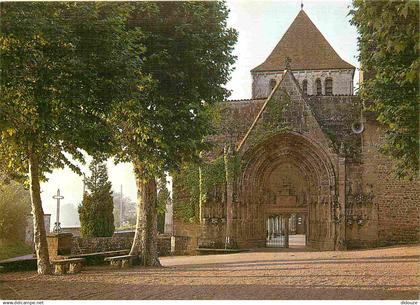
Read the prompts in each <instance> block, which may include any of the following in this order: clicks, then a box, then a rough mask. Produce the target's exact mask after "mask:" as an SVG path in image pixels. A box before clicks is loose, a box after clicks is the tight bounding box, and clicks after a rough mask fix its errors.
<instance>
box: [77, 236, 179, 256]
mask: <svg viewBox="0 0 420 305" xmlns="http://www.w3.org/2000/svg"><path fill="white" fill-rule="evenodd" d="M133 237H134V234H133V233H131V232H130V233H127V234H117V235H115V236H112V237H91V238H83V237H77V236H76V237H73V239H72V244H71V254H72V255H74V254H87V253H97V252H106V251H115V250H125V249H130V248H131V244H132V242H133ZM158 252H159V256H167V255H170V254H171V236H169V235H159V236H158Z"/></svg>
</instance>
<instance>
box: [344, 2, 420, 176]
mask: <svg viewBox="0 0 420 305" xmlns="http://www.w3.org/2000/svg"><path fill="white" fill-rule="evenodd" d="M353 6H354V9H352V10H351V11H350V14H351V16H352V20H351V23H352V24H354V25H355V26H356V27H357V29H358V31H359V38H358V46H359V51H360V56H359V60H360V62H361V66H362V68H363V70H364V71H365V72H367V73H368V74H371V75H372V77H371V78H367V79H366V81H365V82H364V83H363V84H362V86H361V90H360V93H361V97H362V99H363V100H364V101H365V103H366V105H368V106H369V109H370V110H372V111H373V112H374V113H376V114H377V120H378V121H379V122H381V123H383V124H385V126H386V127H387V131H386V143H385V145H383V147H382V149H381V150H382V152H384V153H385V154H387V155H389V156H391V157H392V158H394V159H395V160H396V165H397V168H396V169H397V172H396V173H397V175H398V176H399V177H411V178H413V177H414V176H417V175H418V170H419V163H418V161H419V133H418V132H419V129H418V128H419V103H418V98H419V97H418V84H419V73H418V71H419V67H420V58H419V55H418V50H419V42H420V37H419V23H418V22H419V2H418V1H363V0H354V1H353Z"/></svg>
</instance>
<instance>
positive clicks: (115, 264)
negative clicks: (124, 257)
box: [111, 260, 121, 268]
mask: <svg viewBox="0 0 420 305" xmlns="http://www.w3.org/2000/svg"><path fill="white" fill-rule="evenodd" d="M111 266H112V267H116V268H121V261H120V260H118V261H111Z"/></svg>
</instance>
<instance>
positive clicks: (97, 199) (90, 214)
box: [78, 159, 115, 237]
mask: <svg viewBox="0 0 420 305" xmlns="http://www.w3.org/2000/svg"><path fill="white" fill-rule="evenodd" d="M89 169H90V171H91V176H90V177H89V178H87V179H86V180H85V183H86V187H87V190H88V192H85V194H83V202H82V204H81V205H79V208H78V212H79V219H80V232H81V234H82V236H84V237H101V236H112V234H114V229H115V227H114V214H113V210H114V202H113V198H112V191H111V187H112V185H111V182H110V181H109V180H108V173H107V167H106V164H105V163H103V162H101V161H100V160H98V159H94V160H93V161H92V163H91V164H90V166H89Z"/></svg>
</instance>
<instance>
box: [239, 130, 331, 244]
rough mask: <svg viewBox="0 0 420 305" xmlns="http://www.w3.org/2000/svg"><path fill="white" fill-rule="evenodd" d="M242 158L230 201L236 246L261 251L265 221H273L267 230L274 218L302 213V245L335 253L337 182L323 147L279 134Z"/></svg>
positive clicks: (266, 235)
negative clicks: (232, 209) (235, 196)
mask: <svg viewBox="0 0 420 305" xmlns="http://www.w3.org/2000/svg"><path fill="white" fill-rule="evenodd" d="M243 160H244V162H245V164H244V168H243V172H242V175H241V177H238V180H237V184H236V192H237V200H236V202H234V210H235V213H234V214H236V215H235V216H236V217H234V221H233V224H234V227H235V230H234V235H236V236H234V239H235V241H236V242H237V243H238V245H240V246H244V247H264V246H266V242H267V237H268V234H269V232H268V230H269V227H268V225H267V222H270V221H271V222H272V225H271V227H270V228H275V227H276V226H278V224H277V221H276V220H275V219H277V220H278V219H279V218H275V217H273V215H282V216H281V217H280V219H283V223H286V222H287V223H288V221H284V219H289V218H290V215H301V217H303V218H304V219H306V226H307V227H306V228H305V231H304V232H305V233H306V234H307V245H308V246H309V247H311V248H315V249H321V250H327V249H334V243H335V225H334V223H333V221H332V219H334V209H333V206H334V205H333V201H334V198H335V190H336V179H335V174H334V169H333V166H332V163H331V161H330V159H329V157H328V154H326V153H325V151H324V149H322V147H320V146H319V145H317V144H315V143H313V142H312V141H310V140H308V139H307V138H305V137H303V136H302V135H300V134H297V133H292V132H283V133H279V134H277V135H274V136H271V137H270V138H268V139H267V140H265V141H263V142H262V143H261V144H259V145H257V146H255V147H253V148H251V149H249V150H248V151H246V152H245V153H244V155H243ZM285 215H287V218H286V217H285ZM283 226H284V225H283ZM287 227H289V225H287ZM273 230H276V229H273ZM286 230H290V228H287V229H286ZM278 231H279V230H277V232H275V233H276V234H279V233H278ZM282 232H284V230H282ZM235 233H236V234H235ZM282 234H283V235H284V233H282ZM282 234H279V236H280V235H282Z"/></svg>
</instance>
